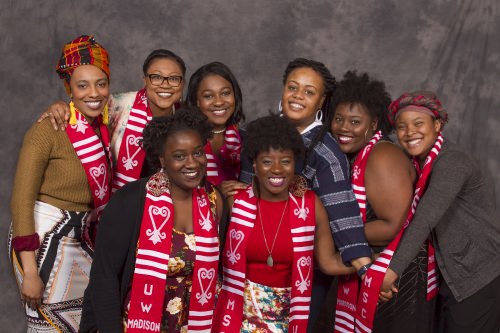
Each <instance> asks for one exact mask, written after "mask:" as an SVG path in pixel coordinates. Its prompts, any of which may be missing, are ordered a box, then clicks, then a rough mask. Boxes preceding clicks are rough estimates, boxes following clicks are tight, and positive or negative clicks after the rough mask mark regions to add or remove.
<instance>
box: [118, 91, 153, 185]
mask: <svg viewBox="0 0 500 333" xmlns="http://www.w3.org/2000/svg"><path fill="white" fill-rule="evenodd" d="M152 118H153V114H152V112H151V109H150V108H149V104H148V98H147V96H146V89H145V88H143V89H141V90H139V91H138V92H137V95H136V96H135V101H134V104H133V105H132V109H131V110H130V115H129V117H128V120H127V126H126V128H125V132H124V133H123V138H122V142H121V145H120V150H119V152H118V156H116V167H115V174H114V177H113V192H114V191H116V190H118V189H120V188H122V187H123V186H124V185H125V184H127V183H130V182H132V181H134V180H137V179H139V178H140V177H141V170H142V165H143V164H144V159H145V157H146V152H145V151H144V149H142V147H141V145H140V140H141V139H142V131H143V130H144V128H145V127H146V125H147V124H148V123H149V122H150V121H151V119H152Z"/></svg>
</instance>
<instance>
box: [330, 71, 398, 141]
mask: <svg viewBox="0 0 500 333" xmlns="http://www.w3.org/2000/svg"><path fill="white" fill-rule="evenodd" d="M346 103H347V104H356V103H359V104H361V105H362V106H363V107H364V108H365V109H366V110H367V111H368V114H369V115H370V117H371V118H372V119H373V120H375V119H376V120H378V124H377V130H381V131H382V134H384V135H387V134H389V133H390V132H391V131H392V126H391V123H390V122H389V109H388V107H389V104H391V96H390V95H389V93H388V92H387V90H386V88H385V84H384V82H382V81H378V80H374V79H373V78H370V76H369V75H368V73H361V74H358V73H357V72H356V71H347V72H346V73H345V74H344V78H343V79H342V81H340V82H339V84H338V85H337V89H335V93H334V94H333V96H332V110H333V112H332V113H331V115H329V117H327V119H325V120H326V124H327V126H330V125H331V123H332V120H333V117H334V115H335V110H336V109H337V107H338V106H339V105H340V104H346Z"/></svg>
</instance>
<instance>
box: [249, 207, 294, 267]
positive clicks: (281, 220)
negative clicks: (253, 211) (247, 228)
mask: <svg viewBox="0 0 500 333" xmlns="http://www.w3.org/2000/svg"><path fill="white" fill-rule="evenodd" d="M287 207H288V199H287V200H286V203H285V209H283V214H281V219H280V223H279V224H278V228H277V229H276V234H275V235H274V240H273V245H272V246H271V250H269V246H268V245H267V239H266V233H265V232H264V224H263V223H262V215H261V213H260V199H259V200H258V201H257V208H258V210H259V219H260V227H261V229H262V236H263V237H264V244H266V249H267V252H268V253H269V256H268V257H267V266H269V267H273V266H274V260H273V256H272V253H273V250H274V244H275V243H276V238H277V237H278V232H279V230H280V227H281V222H283V217H284V216H285V212H286V208H287Z"/></svg>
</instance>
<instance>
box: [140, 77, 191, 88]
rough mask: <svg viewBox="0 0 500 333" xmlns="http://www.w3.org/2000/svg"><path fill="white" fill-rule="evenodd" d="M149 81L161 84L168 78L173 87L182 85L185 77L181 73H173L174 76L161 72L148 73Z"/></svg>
mask: <svg viewBox="0 0 500 333" xmlns="http://www.w3.org/2000/svg"><path fill="white" fill-rule="evenodd" d="M148 78H149V82H151V84H152V85H153V86H161V85H162V84H163V82H165V80H167V82H168V84H169V85H170V86H172V87H178V86H180V85H181V83H182V80H183V79H184V78H183V77H182V76H180V75H172V76H162V75H160V74H148Z"/></svg>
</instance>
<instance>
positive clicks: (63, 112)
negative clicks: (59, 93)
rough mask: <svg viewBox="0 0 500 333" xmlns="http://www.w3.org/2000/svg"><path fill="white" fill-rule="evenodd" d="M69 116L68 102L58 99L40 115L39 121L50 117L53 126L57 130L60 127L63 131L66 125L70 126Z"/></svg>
mask: <svg viewBox="0 0 500 333" xmlns="http://www.w3.org/2000/svg"><path fill="white" fill-rule="evenodd" d="M69 116H70V112H69V105H68V103H66V102H63V101H58V102H55V103H54V104H51V105H50V106H49V107H48V108H47V110H46V111H45V112H44V113H42V114H41V115H40V118H38V120H37V122H38V123H39V122H41V121H42V120H44V119H45V118H47V117H49V118H50V122H51V123H52V126H54V130H56V131H57V130H58V129H61V131H64V130H65V129H66V126H68V121H69Z"/></svg>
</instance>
